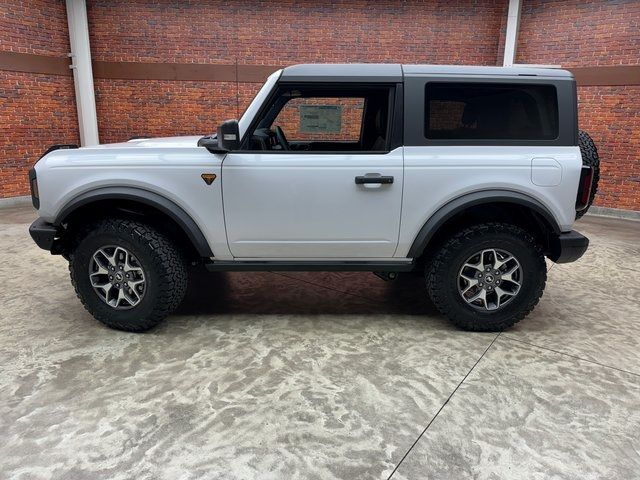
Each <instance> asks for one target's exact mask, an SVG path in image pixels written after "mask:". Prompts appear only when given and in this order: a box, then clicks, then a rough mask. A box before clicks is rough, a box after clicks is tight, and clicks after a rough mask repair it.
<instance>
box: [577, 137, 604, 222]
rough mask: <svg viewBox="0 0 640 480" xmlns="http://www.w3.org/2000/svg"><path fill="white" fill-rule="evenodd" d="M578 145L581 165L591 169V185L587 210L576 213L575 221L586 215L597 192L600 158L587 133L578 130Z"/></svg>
mask: <svg viewBox="0 0 640 480" xmlns="http://www.w3.org/2000/svg"><path fill="white" fill-rule="evenodd" d="M578 145H579V147H580V154H581V155H582V164H583V165H586V166H588V167H592V168H593V184H592V187H591V195H590V196H589V203H588V205H587V208H585V209H583V210H580V211H579V212H576V220H577V219H579V218H580V217H582V216H583V215H584V214H585V213H587V210H589V207H591V204H592V203H593V199H594V198H595V197H596V192H597V190H598V182H599V181H600V157H599V156H598V149H597V148H596V144H595V143H594V142H593V140H592V139H591V137H590V136H589V134H588V133H587V132H583V131H582V130H580V131H579V132H578Z"/></svg>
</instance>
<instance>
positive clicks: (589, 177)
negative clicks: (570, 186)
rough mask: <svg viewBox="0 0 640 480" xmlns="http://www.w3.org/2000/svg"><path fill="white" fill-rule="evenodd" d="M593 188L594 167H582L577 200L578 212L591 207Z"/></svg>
mask: <svg viewBox="0 0 640 480" xmlns="http://www.w3.org/2000/svg"><path fill="white" fill-rule="evenodd" d="M592 186H593V167H584V166H583V167H582V171H581V172H580V184H579V185H578V198H577V199H576V210H577V211H580V210H584V209H585V208H587V207H588V206H589V197H591V188H592Z"/></svg>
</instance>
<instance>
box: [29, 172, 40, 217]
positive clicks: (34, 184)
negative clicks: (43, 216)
mask: <svg viewBox="0 0 640 480" xmlns="http://www.w3.org/2000/svg"><path fill="white" fill-rule="evenodd" d="M29 187H30V188H31V203H33V206H34V208H35V209H36V210H37V209H38V208H40V194H39V192H38V179H37V178H36V169H35V168H32V169H31V170H29Z"/></svg>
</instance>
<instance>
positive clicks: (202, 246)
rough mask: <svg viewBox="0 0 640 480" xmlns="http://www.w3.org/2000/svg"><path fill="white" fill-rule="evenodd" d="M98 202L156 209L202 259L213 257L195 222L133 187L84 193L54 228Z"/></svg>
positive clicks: (162, 199)
mask: <svg viewBox="0 0 640 480" xmlns="http://www.w3.org/2000/svg"><path fill="white" fill-rule="evenodd" d="M100 200H131V201H135V202H140V203H142V204H144V205H148V206H150V207H154V208H157V209H158V210H159V211H161V212H162V213H164V214H166V215H167V216H169V217H170V218H171V219H172V220H173V221H175V222H176V223H177V224H178V226H179V227H180V228H181V229H182V230H183V231H184V233H185V234H186V235H187V237H188V238H189V240H191V243H192V244H193V246H194V247H195V248H196V250H197V251H198V254H200V255H201V256H202V257H213V252H212V251H211V247H210V246H209V243H208V242H207V239H206V238H205V236H204V235H203V233H202V231H201V230H200V228H199V227H198V225H197V224H196V222H195V221H194V220H193V219H192V218H191V217H190V216H189V214H187V212H185V211H184V210H183V209H182V208H181V207H179V206H178V205H176V204H175V203H173V202H172V201H171V200H169V199H167V198H165V197H163V196H161V195H158V194H157V193H153V192H150V191H148V190H143V189H141V188H135V187H103V188H98V189H96V190H92V191H90V192H85V193H83V194H81V195H79V196H77V197H75V198H74V199H73V200H71V201H70V202H69V203H67V204H66V205H65V206H64V208H63V209H62V210H61V211H60V213H59V214H58V216H57V217H56V219H55V220H54V222H53V225H54V226H56V227H57V226H60V225H61V224H63V223H65V221H66V219H67V218H69V215H71V214H72V213H73V212H74V211H75V210H77V209H78V208H80V207H82V206H84V205H88V204H90V203H93V202H97V201H100Z"/></svg>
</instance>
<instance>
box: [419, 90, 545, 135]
mask: <svg viewBox="0 0 640 480" xmlns="http://www.w3.org/2000/svg"><path fill="white" fill-rule="evenodd" d="M425 88H426V92H425V129H424V131H425V137H426V138H428V139H432V140H554V139H556V138H558V96H557V93H556V88H555V87H554V86H553V85H526V84H506V83H440V82H430V83H427V85H426V87H425Z"/></svg>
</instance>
